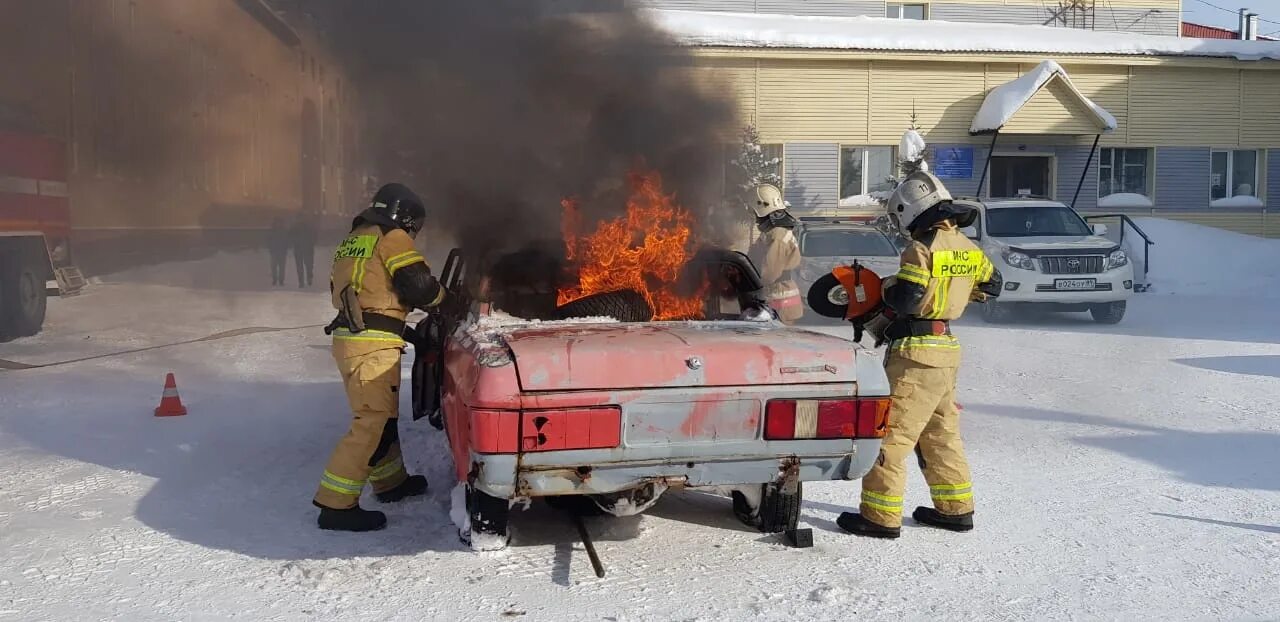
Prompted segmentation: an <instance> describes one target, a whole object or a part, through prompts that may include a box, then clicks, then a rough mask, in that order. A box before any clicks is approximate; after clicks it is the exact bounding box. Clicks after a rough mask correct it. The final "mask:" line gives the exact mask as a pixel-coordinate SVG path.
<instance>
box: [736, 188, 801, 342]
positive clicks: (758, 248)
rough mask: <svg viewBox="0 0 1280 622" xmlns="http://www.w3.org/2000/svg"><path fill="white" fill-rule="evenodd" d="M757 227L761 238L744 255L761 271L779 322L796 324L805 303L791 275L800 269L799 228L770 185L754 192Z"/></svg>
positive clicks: (776, 191)
mask: <svg viewBox="0 0 1280 622" xmlns="http://www.w3.org/2000/svg"><path fill="white" fill-rule="evenodd" d="M755 195H756V196H755V197H754V198H755V204H754V205H751V209H752V210H753V211H754V212H755V214H756V227H757V228H759V229H760V237H759V238H757V239H756V241H755V243H753V244H752V245H751V248H750V249H749V250H748V252H747V256H748V257H750V258H751V263H753V264H755V266H756V269H757V270H759V271H760V280H761V282H763V283H764V292H765V298H766V299H767V300H768V301H769V305H770V306H772V307H773V308H774V310H775V311H777V312H778V319H780V320H782V322H783V323H785V324H795V323H796V321H798V320H799V319H800V318H801V317H803V316H804V303H803V302H802V301H801V299H800V288H799V287H798V286H797V285H796V282H795V280H794V279H793V278H792V276H791V271H792V270H795V269H796V268H799V267H800V243H799V242H798V241H796V236H795V233H793V232H792V229H795V227H796V225H797V224H799V223H798V222H797V221H796V219H795V217H794V216H792V215H791V212H790V211H788V210H787V207H788V205H787V204H786V202H785V201H783V200H782V191H781V190H779V189H778V187H777V186H774V185H771V184H760V185H759V186H756V190H755Z"/></svg>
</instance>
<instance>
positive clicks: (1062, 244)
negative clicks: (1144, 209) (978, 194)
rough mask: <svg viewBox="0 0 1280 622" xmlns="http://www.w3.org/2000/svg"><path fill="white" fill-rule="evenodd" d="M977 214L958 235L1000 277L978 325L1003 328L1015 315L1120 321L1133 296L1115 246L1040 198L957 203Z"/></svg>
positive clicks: (1128, 270)
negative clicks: (996, 294) (1081, 314)
mask: <svg viewBox="0 0 1280 622" xmlns="http://www.w3.org/2000/svg"><path fill="white" fill-rule="evenodd" d="M957 203H964V204H967V205H972V206H974V207H976V208H978V210H979V214H980V216H979V218H978V220H977V221H976V222H975V223H974V224H973V226H971V227H968V228H966V229H965V234H966V235H968V236H969V237H970V238H971V239H973V240H974V241H975V242H977V243H978V245H979V246H981V247H982V250H983V252H985V253H986V254H987V257H989V258H990V259H991V260H992V261H993V262H995V263H996V266H997V267H999V269H1000V273H1001V275H1003V277H1004V291H1003V292H1001V294H1000V298H999V300H998V301H996V302H995V304H992V303H987V304H985V305H982V316H983V319H984V320H986V321H988V322H1003V321H1007V320H1009V319H1011V318H1012V317H1013V315H1014V314H1015V313H1016V312H1017V311H1018V310H1019V309H1020V308H1026V307H1032V306H1036V307H1041V308H1046V309H1048V310H1052V311H1089V312H1090V313H1091V314H1092V315H1093V319H1094V320H1096V321H1098V322H1100V323H1103V324H1117V323H1119V322H1120V320H1121V319H1123V318H1124V312H1125V303H1126V302H1127V301H1128V299H1129V297H1130V296H1132V295H1133V265H1132V264H1131V263H1130V262H1129V257H1128V256H1127V255H1126V254H1125V252H1124V251H1123V250H1121V249H1120V246H1119V245H1118V244H1116V243H1115V242H1113V241H1111V240H1110V239H1108V238H1106V237H1104V234H1105V233H1106V227H1105V225H1095V226H1093V227H1090V226H1089V224H1088V223H1086V222H1085V221H1084V219H1083V218H1081V217H1080V215H1079V214H1077V213H1076V212H1075V210H1073V209H1071V208H1070V207H1067V206H1066V205H1063V204H1062V203H1058V202H1057V201H1046V200H1041V199H994V200H993V199H988V200H986V201H976V200H958V201H957Z"/></svg>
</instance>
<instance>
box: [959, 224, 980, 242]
mask: <svg viewBox="0 0 1280 622" xmlns="http://www.w3.org/2000/svg"><path fill="white" fill-rule="evenodd" d="M960 232H961V233H963V234H964V237H966V238H969V239H970V240H977V239H978V228H977V227H974V226H968V227H965V228H963V229H961V230H960Z"/></svg>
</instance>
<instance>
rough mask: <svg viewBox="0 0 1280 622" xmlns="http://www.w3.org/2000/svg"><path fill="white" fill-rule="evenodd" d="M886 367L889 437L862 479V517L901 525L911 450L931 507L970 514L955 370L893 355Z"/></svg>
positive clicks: (971, 500) (951, 367)
mask: <svg viewBox="0 0 1280 622" xmlns="http://www.w3.org/2000/svg"><path fill="white" fill-rule="evenodd" d="M885 355H886V357H888V359H887V361H886V363H885V371H886V372H887V374H888V376H889V384H890V386H891V388H892V392H891V394H890V400H891V402H890V409H889V433H888V435H887V436H885V439H884V442H883V443H882V444H881V448H880V456H879V458H878V459H877V460H876V464H875V466H873V467H872V468H871V471H870V472H868V473H867V475H866V476H864V477H863V478H862V504H861V507H860V512H861V514H862V516H863V517H864V518H866V519H867V520H870V521H871V522H874V523H876V524H878V525H882V526H885V527H900V526H901V525H902V495H903V492H904V491H905V489H906V485H907V466H906V462H907V457H908V456H909V455H910V454H911V453H912V452H913V451H914V452H915V453H916V457H917V458H918V459H919V463H920V470H921V471H923V472H924V478H925V481H927V482H928V483H929V494H930V496H931V497H932V498H933V506H934V507H935V508H937V510H938V511H939V512H942V513H943V514H967V513H969V512H972V511H973V487H972V486H973V485H972V484H971V483H970V481H969V462H968V461H967V460H966V459H965V455H964V445H963V444H962V443H961V442H960V412H959V411H958V410H957V409H956V405H955V389H956V374H957V372H958V371H959V368H958V367H956V366H954V365H948V366H942V367H933V366H929V365H925V364H923V363H920V362H918V361H915V360H911V359H909V358H906V357H904V356H902V354H901V353H900V352H894V351H893V348H892V346H891V347H890V350H889V352H886V354H885Z"/></svg>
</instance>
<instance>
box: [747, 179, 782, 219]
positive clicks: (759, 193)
mask: <svg viewBox="0 0 1280 622" xmlns="http://www.w3.org/2000/svg"><path fill="white" fill-rule="evenodd" d="M786 208H787V205H786V202H785V201H783V200H782V191H781V190H779V189H778V187H777V186H775V185H773V184H760V185H759V186H756V197H755V203H753V204H752V205H751V210H752V211H754V212H755V213H756V217H757V218H764V217H765V216H768V215H769V214H772V213H774V212H776V211H778V210H780V209H786Z"/></svg>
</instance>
